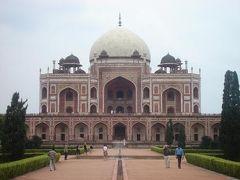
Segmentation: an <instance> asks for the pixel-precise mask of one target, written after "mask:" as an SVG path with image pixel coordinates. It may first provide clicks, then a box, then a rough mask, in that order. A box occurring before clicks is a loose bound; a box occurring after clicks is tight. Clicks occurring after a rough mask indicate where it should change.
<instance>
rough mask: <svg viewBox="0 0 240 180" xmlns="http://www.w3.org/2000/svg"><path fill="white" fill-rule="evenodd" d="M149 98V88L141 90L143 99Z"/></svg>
mask: <svg viewBox="0 0 240 180" xmlns="http://www.w3.org/2000/svg"><path fill="white" fill-rule="evenodd" d="M147 98H149V88H147V87H145V88H144V89H143V99H147Z"/></svg>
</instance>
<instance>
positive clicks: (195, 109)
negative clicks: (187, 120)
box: [193, 105, 199, 113]
mask: <svg viewBox="0 0 240 180" xmlns="http://www.w3.org/2000/svg"><path fill="white" fill-rule="evenodd" d="M193 112H194V113H199V109H198V106H197V105H195V106H194V108H193Z"/></svg>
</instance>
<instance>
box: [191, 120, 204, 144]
mask: <svg viewBox="0 0 240 180" xmlns="http://www.w3.org/2000/svg"><path fill="white" fill-rule="evenodd" d="M204 135H205V127H204V125H202V124H200V123H195V124H193V125H192V126H191V130H190V139H191V140H192V141H195V142H200V141H201V140H202V137H203V136H204Z"/></svg>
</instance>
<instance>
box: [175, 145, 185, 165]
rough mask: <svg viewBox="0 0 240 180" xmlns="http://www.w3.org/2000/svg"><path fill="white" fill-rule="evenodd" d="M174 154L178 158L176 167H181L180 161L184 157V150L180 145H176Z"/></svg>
mask: <svg viewBox="0 0 240 180" xmlns="http://www.w3.org/2000/svg"><path fill="white" fill-rule="evenodd" d="M175 155H176V158H177V160H178V168H179V169H181V161H182V159H183V158H184V151H183V149H182V148H181V147H180V145H178V147H177V148H176V151H175Z"/></svg>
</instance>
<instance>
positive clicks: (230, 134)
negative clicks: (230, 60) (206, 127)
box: [219, 71, 240, 160]
mask: <svg viewBox="0 0 240 180" xmlns="http://www.w3.org/2000/svg"><path fill="white" fill-rule="evenodd" d="M239 129H240V92H239V82H238V76H237V73H236V72H235V71H234V72H232V71H227V72H226V74H225V82H224V90H223V104H222V114H221V122H220V135H219V136H220V137H219V140H220V143H221V147H222V148H223V151H224V155H225V157H226V158H228V159H231V160H240V132H239Z"/></svg>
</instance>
